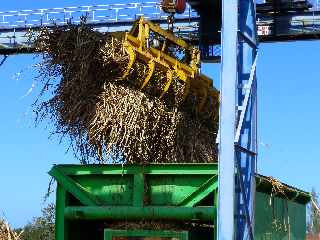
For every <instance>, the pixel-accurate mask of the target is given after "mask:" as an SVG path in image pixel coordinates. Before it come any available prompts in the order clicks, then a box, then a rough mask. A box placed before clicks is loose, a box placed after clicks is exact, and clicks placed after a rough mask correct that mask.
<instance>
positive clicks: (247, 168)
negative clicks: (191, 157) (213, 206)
mask: <svg viewBox="0 0 320 240" xmlns="http://www.w3.org/2000/svg"><path fill="white" fill-rule="evenodd" d="M256 39H257V29H256V8H255V1H254V0H223V1H222V56H221V59H222V64H221V66H222V70H221V107H220V123H219V124H220V131H219V137H218V141H219V206H218V239H219V240H222V239H223V240H233V239H237V240H242V239H253V236H254V233H253V222H254V219H253V216H254V209H253V207H254V188H255V179H254V173H255V171H256V160H257V80H256V63H257V40H256Z"/></svg>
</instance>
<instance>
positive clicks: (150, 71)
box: [140, 60, 155, 90]
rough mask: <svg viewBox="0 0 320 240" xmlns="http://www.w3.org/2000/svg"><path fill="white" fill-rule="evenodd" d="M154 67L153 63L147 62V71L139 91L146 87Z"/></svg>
mask: <svg viewBox="0 0 320 240" xmlns="http://www.w3.org/2000/svg"><path fill="white" fill-rule="evenodd" d="M154 67H155V63H154V61H152V60H151V61H149V62H148V70H147V76H146V78H145V79H144V81H143V84H142V85H141V87H140V90H142V89H144V88H145V86H147V84H148V82H149V81H150V78H151V77H152V74H153V72H154Z"/></svg>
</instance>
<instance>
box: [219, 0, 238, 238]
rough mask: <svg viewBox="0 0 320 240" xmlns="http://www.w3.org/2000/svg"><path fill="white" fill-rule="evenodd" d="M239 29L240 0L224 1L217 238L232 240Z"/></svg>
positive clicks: (233, 226) (233, 229)
mask: <svg viewBox="0 0 320 240" xmlns="http://www.w3.org/2000/svg"><path fill="white" fill-rule="evenodd" d="M237 30H238V0H222V29H221V32H222V38H221V45H222V52H221V53H222V54H221V65H222V70H221V94H220V97H221V99H220V103H221V105H220V121H219V126H220V128H219V193H218V195H219V196H218V197H219V201H218V216H217V217H218V240H233V239H234V232H235V224H234V216H235V205H234V203H235V151H234V150H235V149H234V137H235V126H236V85H237V78H238V73H237V62H238V61H237V51H238V33H237Z"/></svg>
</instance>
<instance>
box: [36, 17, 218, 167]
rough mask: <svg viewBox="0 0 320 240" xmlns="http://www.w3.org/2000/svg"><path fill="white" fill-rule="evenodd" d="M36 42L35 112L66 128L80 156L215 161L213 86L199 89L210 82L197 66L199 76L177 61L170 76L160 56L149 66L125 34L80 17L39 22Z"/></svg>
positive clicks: (101, 159) (90, 158)
mask: <svg viewBox="0 0 320 240" xmlns="http://www.w3.org/2000/svg"><path fill="white" fill-rule="evenodd" d="M153 40H154V39H153ZM35 44H36V48H37V51H38V52H39V54H41V55H42V57H43V61H42V62H41V64H39V66H40V68H39V73H40V75H39V77H40V79H41V80H42V83H43V91H42V92H41V96H42V97H40V99H39V101H38V102H37V103H36V108H35V112H36V113H37V119H38V120H41V119H43V118H45V117H49V118H50V119H51V120H52V121H53V123H54V126H55V132H56V133H58V134H61V135H62V136H69V137H70V139H71V142H72V145H73V147H74V148H75V152H76V154H77V156H78V157H79V158H80V160H81V161H82V162H83V163H87V162H90V161H98V162H110V161H111V162H122V163H123V162H125V163H152V162H157V163H172V162H214V161H216V158H217V154H216V152H217V149H216V144H215V139H216V134H217V119H218V114H217V112H218V105H219V104H218V100H217V97H218V93H217V91H216V90H214V89H213V88H212V87H211V86H210V88H209V87H208V89H209V90H208V91H203V89H206V88H204V87H203V86H202V85H207V84H209V83H210V82H206V80H205V79H206V78H205V77H203V76H200V75H199V76H198V75H195V74H196V71H195V70H192V71H191V70H190V72H191V73H192V74H193V75H192V77H194V79H195V80H196V79H200V78H201V79H200V80H199V81H200V82H199V81H198V82H196V81H189V78H190V76H189V75H190V74H189V75H188V74H187V73H188V72H186V70H185V69H187V70H188V69H191V68H185V69H182V67H181V66H182V65H179V66H178V65H177V64H176V65H175V66H176V67H175V68H173V69H172V71H171V70H170V71H171V74H170V76H169V77H170V78H169V77H168V69H166V68H164V67H163V66H162V65H161V62H160V60H161V59H160V58H159V59H160V60H159V62H160V63H155V64H153V66H152V72H151V70H150V65H151V64H152V63H150V61H147V62H146V61H143V60H141V59H145V58H143V57H141V56H140V55H141V54H140V55H139V52H137V53H135V56H134V61H132V52H130V51H131V50H130V47H128V46H127V45H126V44H127V43H126V34H124V33H99V32H96V31H94V30H93V29H91V28H90V27H89V26H87V25H86V24H85V23H81V24H80V25H78V26H76V25H69V26H67V27H55V28H54V29H46V28H43V29H41V30H40V32H39V33H38V35H37V38H36V40H35ZM168 46H169V47H168V48H167V52H166V54H167V55H168V56H171V57H172V58H173V57H174V56H176V57H177V54H179V53H177V51H178V50H179V49H178V50H177V49H174V48H172V46H170V45H169V44H168ZM128 49H129V50H128ZM136 54H138V55H139V56H140V57H139V56H137V55H136ZM168 59H169V58H168ZM169 60H170V59H169ZM156 61H157V60H156ZM183 71H184V72H183ZM188 71H189V70H188ZM146 82H147V83H146ZM201 84H202V85H201ZM50 90H51V91H50ZM48 94H49V95H48ZM48 96H49V97H48ZM199 103H200V104H199ZM199 105H201V109H200V107H199Z"/></svg>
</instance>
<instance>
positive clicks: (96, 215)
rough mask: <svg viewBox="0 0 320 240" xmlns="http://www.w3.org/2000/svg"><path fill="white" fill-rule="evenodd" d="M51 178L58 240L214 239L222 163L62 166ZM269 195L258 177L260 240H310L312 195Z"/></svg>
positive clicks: (289, 189)
mask: <svg viewBox="0 0 320 240" xmlns="http://www.w3.org/2000/svg"><path fill="white" fill-rule="evenodd" d="M49 173H50V175H51V176H53V177H54V178H55V179H56V181H57V198H56V240H74V239H76V240H87V239H90V240H95V239H96V240H118V239H119V240H120V239H153V238H152V237H154V239H180V240H187V239H188V240H193V239H215V231H214V229H215V225H216V224H215V221H216V206H217V187H218V169H217V164H153V165H145V166H137V165H124V166H122V165H57V166H54V167H53V168H52V170H51V171H50V172H49ZM271 193H272V185H270V183H269V182H268V180H267V179H266V178H264V177H263V176H257V193H256V211H255V236H256V239H288V238H287V237H286V236H287V235H288V234H289V235H290V237H291V238H290V239H304V237H303V236H305V229H306V227H305V214H306V213H305V212H306V210H305V209H306V208H305V204H306V203H307V202H308V201H309V197H310V196H309V194H308V193H305V192H302V191H300V190H297V189H294V188H292V187H289V186H287V187H286V194H285V197H286V198H284V196H276V195H274V196H271ZM270 199H271V200H270ZM275 209H277V210H275ZM278 209H279V210H278ZM281 209H284V210H285V209H287V210H288V211H287V212H285V211H284V210H283V214H280V212H281ZM275 211H276V212H277V213H276V214H274V212H275ZM279 211H280V212H279ZM278 212H279V213H278ZM266 216H268V217H266ZM298 218H299V219H298ZM285 219H289V223H287V224H286V222H284V221H285ZM273 221H275V223H274V224H273ZM278 222H281V224H282V225H281V224H280V223H278ZM277 223H278V224H277ZM280 226H281V227H280ZM119 234H120V235H119ZM270 236H271V238H270ZM284 237H285V238H284ZM301 237H302V238H301Z"/></svg>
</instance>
